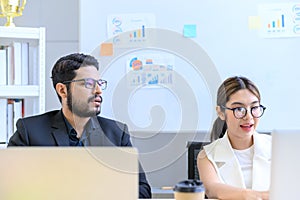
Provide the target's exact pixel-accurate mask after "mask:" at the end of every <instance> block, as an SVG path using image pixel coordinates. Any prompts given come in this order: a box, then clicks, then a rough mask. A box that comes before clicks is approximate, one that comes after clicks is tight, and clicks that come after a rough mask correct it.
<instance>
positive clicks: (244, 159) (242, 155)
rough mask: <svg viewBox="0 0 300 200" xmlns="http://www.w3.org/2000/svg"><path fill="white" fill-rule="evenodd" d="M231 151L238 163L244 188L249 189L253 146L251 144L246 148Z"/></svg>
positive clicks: (250, 186)
mask: <svg viewBox="0 0 300 200" xmlns="http://www.w3.org/2000/svg"><path fill="white" fill-rule="evenodd" d="M233 152H234V154H235V156H236V158H237V159H238V161H239V163H240V166H241V170H242V173H243V177H244V181H245V185H246V188H248V189H251V188H252V166H253V155H254V147H253V145H252V146H251V147H250V148H248V149H243V150H236V149H233Z"/></svg>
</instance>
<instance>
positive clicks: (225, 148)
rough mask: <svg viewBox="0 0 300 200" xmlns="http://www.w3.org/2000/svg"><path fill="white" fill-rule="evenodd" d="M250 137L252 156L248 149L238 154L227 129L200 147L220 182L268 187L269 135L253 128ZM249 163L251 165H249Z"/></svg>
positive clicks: (254, 188)
mask: <svg viewBox="0 0 300 200" xmlns="http://www.w3.org/2000/svg"><path fill="white" fill-rule="evenodd" d="M253 139H254V140H253V141H254V144H253V156H251V149H250V150H249V151H250V152H248V151H247V150H246V153H245V152H239V153H238V154H239V155H238V156H237V155H236V154H235V152H234V150H233V148H232V147H231V144H230V141H229V139H228V135H227V133H225V135H224V136H223V137H222V138H220V139H218V140H216V141H214V142H212V143H211V144H209V145H206V146H204V147H203V148H204V150H205V153H206V155H207V158H208V159H209V160H210V161H211V162H212V164H213V166H214V167H215V169H216V171H217V174H218V176H219V178H220V180H221V181H222V182H223V183H225V184H229V185H232V186H235V187H239V188H251V189H253V190H258V191H263V190H269V186H270V174H271V171H270V170H271V147H272V143H271V142H272V141H271V136H270V135H266V134H259V133H257V132H255V133H254V134H253ZM247 154H248V156H247ZM249 156H250V157H252V159H250V160H249ZM247 157H248V158H247ZM239 159H240V161H239ZM251 162H252V163H251ZM251 166H252V167H251ZM249 167H250V168H252V169H249ZM200 173H201V172H200ZM249 176H250V178H249ZM245 177H247V178H245Z"/></svg>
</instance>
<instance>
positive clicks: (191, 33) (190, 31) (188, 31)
mask: <svg viewBox="0 0 300 200" xmlns="http://www.w3.org/2000/svg"><path fill="white" fill-rule="evenodd" d="M183 36H184V37H188V38H193V37H196V36H197V26H196V25H195V24H186V25H184V27H183Z"/></svg>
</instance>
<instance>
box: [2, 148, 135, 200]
mask: <svg viewBox="0 0 300 200" xmlns="http://www.w3.org/2000/svg"><path fill="white" fill-rule="evenodd" d="M0 159H1V165H0V177H1V178H0V199H5V200H10V199H16V200H17V199H30V200H36V199H39V200H40V199H49V200H50V199H51V200H53V199H72V200H74V199H75V200H77V199H78V200H79V199H80V200H82V199H97V200H99V199H122V200H133V199H137V198H138V154H137V151H136V149H134V148H130V147H123V148H120V147H89V148H78V147H18V148H8V149H1V150H0Z"/></svg>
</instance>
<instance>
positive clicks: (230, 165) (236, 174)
mask: <svg viewBox="0 0 300 200" xmlns="http://www.w3.org/2000/svg"><path fill="white" fill-rule="evenodd" d="M219 143H221V144H219V145H218V146H217V147H216V151H215V155H214V160H215V163H216V167H217V168H218V171H219V176H220V177H222V179H223V180H224V181H225V182H226V183H227V184H230V185H233V186H237V187H242V188H245V184H244V178H243V175H242V171H241V169H240V167H239V163H238V161H237V159H236V158H235V155H234V152H233V150H232V148H231V145H230V142H229V139H228V136H227V134H225V135H224V137H223V138H222V139H220V140H219Z"/></svg>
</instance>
